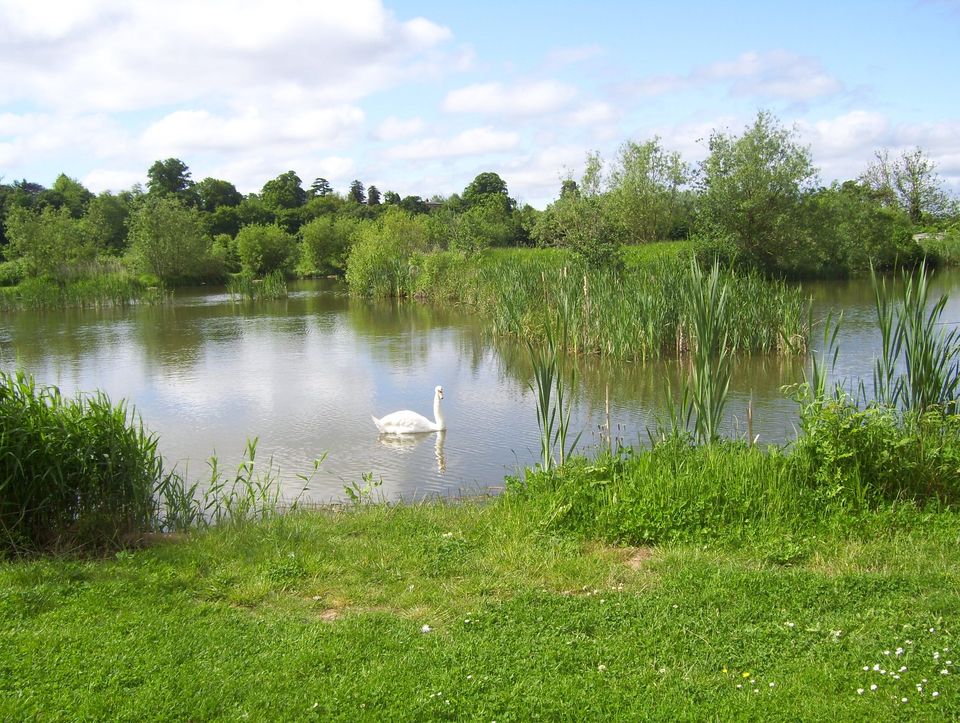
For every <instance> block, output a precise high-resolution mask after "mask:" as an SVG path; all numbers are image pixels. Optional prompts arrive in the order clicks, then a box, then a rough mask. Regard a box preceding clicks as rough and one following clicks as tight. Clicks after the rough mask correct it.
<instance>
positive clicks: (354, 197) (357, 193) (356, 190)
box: [347, 180, 367, 203]
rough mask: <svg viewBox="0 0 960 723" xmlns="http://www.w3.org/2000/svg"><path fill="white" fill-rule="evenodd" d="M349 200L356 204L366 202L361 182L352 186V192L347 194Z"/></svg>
mask: <svg viewBox="0 0 960 723" xmlns="http://www.w3.org/2000/svg"><path fill="white" fill-rule="evenodd" d="M347 198H348V199H349V200H351V201H354V202H355V203H365V202H366V200H367V199H366V196H365V194H364V188H363V184H362V183H361V182H360V181H356V180H355V181H353V182H352V183H351V184H350V192H349V193H348V194H347Z"/></svg>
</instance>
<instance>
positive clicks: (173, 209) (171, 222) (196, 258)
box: [130, 195, 210, 283]
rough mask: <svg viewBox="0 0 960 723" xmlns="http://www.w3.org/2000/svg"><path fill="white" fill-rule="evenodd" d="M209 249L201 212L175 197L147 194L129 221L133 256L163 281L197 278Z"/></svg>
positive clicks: (144, 267) (146, 269)
mask: <svg viewBox="0 0 960 723" xmlns="http://www.w3.org/2000/svg"><path fill="white" fill-rule="evenodd" d="M209 248H210V238H209V237H208V236H207V234H206V232H205V229H204V226H203V220H202V219H201V217H200V212H199V211H198V210H197V209H195V208H191V207H189V206H186V205H185V204H184V203H183V201H181V200H180V199H179V198H177V197H176V196H173V195H167V196H161V197H157V196H154V197H152V198H151V197H149V196H148V197H147V198H146V199H144V201H143V203H142V204H141V205H140V208H139V209H138V210H137V212H136V213H135V214H134V215H133V217H132V218H131V220H130V249H131V252H132V254H133V257H134V259H135V260H136V261H137V262H138V263H139V265H140V267H141V268H142V269H143V270H145V271H148V272H150V273H152V274H154V275H156V276H157V277H158V278H159V279H160V280H161V281H162V282H163V283H173V282H177V281H181V280H184V279H190V278H195V277H196V276H197V275H198V274H199V272H200V270H201V264H202V263H203V260H204V257H205V256H206V254H207V251H208V250H209Z"/></svg>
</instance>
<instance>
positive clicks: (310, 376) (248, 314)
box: [0, 274, 960, 501]
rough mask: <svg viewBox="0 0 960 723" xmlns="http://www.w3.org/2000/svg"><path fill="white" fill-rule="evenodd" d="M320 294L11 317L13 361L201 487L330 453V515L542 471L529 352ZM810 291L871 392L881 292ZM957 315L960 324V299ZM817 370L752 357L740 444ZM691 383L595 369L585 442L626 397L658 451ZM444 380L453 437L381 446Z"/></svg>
mask: <svg viewBox="0 0 960 723" xmlns="http://www.w3.org/2000/svg"><path fill="white" fill-rule="evenodd" d="M957 285H960V275H957V274H953V275H949V276H945V277H944V278H942V279H941V280H940V282H939V290H940V292H942V291H952V290H953V287H954V286H957ZM315 288H316V287H315V286H311V285H308V284H304V285H301V286H300V287H298V289H297V290H295V291H294V293H293V294H292V295H291V297H290V298H289V299H288V300H286V301H284V302H270V303H265V304H260V305H255V306H254V305H243V304H238V305H234V304H232V303H231V302H230V299H229V296H227V295H225V294H222V293H216V294H213V295H204V294H202V293H199V292H198V293H192V294H191V293H187V294H182V295H180V296H178V298H177V300H176V302H175V303H174V304H173V305H172V306H167V307H153V308H134V309H107V310H90V311H75V310H71V311H67V312H63V313H59V314H57V313H50V312H46V313H22V314H15V315H7V316H4V317H2V318H0V364H2V365H3V367H4V368H6V369H12V368H14V367H17V366H19V367H21V368H24V369H26V370H27V371H28V372H30V373H32V374H33V375H34V376H35V377H36V378H37V380H38V381H39V382H41V383H47V384H56V385H58V386H60V387H61V389H62V390H63V391H64V392H65V393H67V394H73V393H75V392H77V391H85V392H89V391H93V390H96V389H103V390H105V391H106V392H107V393H108V394H109V395H110V397H111V398H112V399H114V400H119V399H123V398H125V399H128V400H129V402H130V404H132V405H134V406H135V407H136V408H137V410H138V411H139V412H140V414H141V415H142V417H143V420H144V422H145V424H146V426H147V428H148V429H150V430H152V431H154V432H156V433H157V434H159V436H160V445H159V446H160V449H161V451H162V452H163V453H164V455H165V457H166V458H167V459H168V461H169V462H170V463H172V462H174V461H175V462H176V463H177V464H178V466H179V467H180V469H181V470H182V469H184V468H186V469H188V472H189V475H190V476H191V477H200V476H203V475H204V474H205V473H206V461H207V459H208V458H209V456H210V455H211V454H213V453H216V454H217V455H218V456H219V458H220V460H221V468H222V469H233V468H235V466H236V464H237V463H238V462H239V460H240V456H241V454H242V452H243V450H244V447H245V440H246V439H247V438H248V437H258V438H259V440H260V442H259V447H258V460H259V461H260V462H261V463H263V464H266V463H267V461H268V460H269V459H271V458H272V459H273V462H274V464H275V465H278V466H279V467H280V468H281V471H282V472H283V474H284V477H285V479H287V480H288V484H289V486H290V489H291V490H293V489H298V488H299V486H302V483H301V482H299V481H298V480H297V479H296V475H297V474H309V472H310V471H311V470H312V461H313V459H315V458H317V457H319V456H320V455H322V454H323V453H324V452H326V453H328V456H327V458H326V460H325V461H324V463H323V464H322V466H321V467H320V471H319V473H318V474H317V475H316V476H315V477H314V478H313V479H312V480H311V482H310V485H309V488H308V494H309V495H310V497H311V498H312V499H315V500H318V501H324V500H329V499H331V498H333V497H337V496H340V495H341V493H342V488H343V486H344V485H345V484H348V483H350V482H360V481H361V477H362V476H363V475H364V474H367V473H372V474H373V478H374V479H379V478H382V479H383V486H382V487H381V491H382V492H383V493H384V494H386V495H387V496H389V497H391V498H396V497H401V496H402V497H404V498H407V499H410V498H413V497H416V496H421V495H424V494H432V493H444V494H445V493H456V492H457V491H459V490H464V491H466V492H468V493H469V492H476V491H478V490H482V489H485V488H489V487H493V488H499V487H501V486H502V484H503V477H504V475H505V474H510V473H512V472H514V471H515V470H516V469H517V468H519V467H522V466H526V465H531V464H534V463H535V462H536V461H537V459H538V457H539V433H538V430H537V426H536V418H535V407H534V404H535V403H534V399H533V394H532V392H531V391H530V390H529V389H528V388H527V384H528V381H529V378H530V370H529V362H528V360H527V358H526V352H525V350H524V349H523V348H521V347H518V346H514V345H505V344H500V345H498V346H497V347H496V348H494V347H493V346H491V345H489V344H488V343H484V342H482V341H481V338H482V337H481V334H480V332H479V329H478V326H477V325H476V324H475V321H474V320H473V319H472V318H471V317H470V316H468V315H465V314H463V313H462V312H457V311H455V310H444V309H430V308H427V307H423V306H421V305H418V304H401V305H396V304H369V303H366V302H362V301H358V300H355V299H347V298H346V297H344V296H342V295H338V294H335V293H331V292H325V293H319V294H318V293H314V289H315ZM809 289H810V291H811V293H813V295H814V297H815V298H816V300H817V301H816V306H815V313H816V315H817V316H823V315H824V314H825V313H826V309H827V308H830V307H834V308H840V307H842V308H844V310H845V313H844V319H843V327H842V335H841V349H842V350H841V356H840V361H839V364H838V368H837V376H838V377H840V378H861V377H862V378H864V380H865V381H867V382H868V383H869V379H870V374H871V369H872V365H873V357H874V354H875V352H876V349H877V348H878V339H877V334H876V331H875V324H874V317H873V307H872V298H871V296H870V293H869V288H868V286H866V285H864V284H863V283H862V282H841V283H833V284H814V285H810V286H809ZM952 295H953V296H954V297H957V294H952ZM944 319H945V320H948V321H956V320H958V319H960V297H958V298H957V300H956V301H952V302H951V303H950V304H949V305H948V307H947V311H946V312H945V314H944ZM815 341H819V340H816V339H815ZM815 346H818V345H817V344H815ZM803 366H804V365H803V364H802V362H801V361H799V360H791V359H776V358H752V359H741V360H738V365H737V371H736V374H735V377H734V380H733V382H732V384H731V389H730V398H729V406H728V424H727V431H728V432H729V433H737V432H739V433H740V434H741V435H744V434H745V433H746V408H747V404H748V402H749V400H750V399H751V398H752V399H753V404H754V432H755V433H759V434H760V435H761V439H762V440H765V441H768V442H782V441H784V440H786V439H789V438H790V437H792V435H793V433H794V430H793V427H794V424H795V419H796V418H795V413H796V406H795V404H794V403H793V402H791V401H789V400H787V399H785V398H784V397H783V395H782V394H781V392H780V387H781V385H782V384H785V383H790V382H795V381H799V379H800V374H801V371H802V368H803ZM679 370H680V368H679V366H678V364H677V363H676V362H667V363H661V364H650V365H647V366H645V367H644V366H640V365H610V364H604V363H600V362H598V361H596V360H586V361H585V362H583V363H582V364H581V365H580V374H579V377H580V384H579V387H578V390H577V393H576V395H575V399H576V409H575V414H574V419H573V422H572V424H571V429H573V430H575V431H579V430H580V429H583V430H584V432H583V437H582V444H584V445H587V446H593V445H596V444H598V443H599V435H598V428H599V426H600V425H601V424H603V423H604V420H605V387H606V386H607V385H609V389H610V405H611V415H610V416H611V420H612V422H613V425H614V434H615V436H617V437H619V438H620V439H622V440H623V441H624V442H625V443H627V444H634V443H637V442H640V443H646V441H647V432H646V430H647V428H648V427H652V426H653V425H655V424H656V422H657V419H660V420H662V421H664V422H666V421H667V415H666V412H665V406H664V400H665V397H666V390H667V388H668V384H669V385H670V387H671V388H672V389H673V390H674V393H675V394H676V392H677V390H678V388H679V384H678V379H679V373H680V371H679ZM437 384H442V385H443V386H444V391H445V398H444V402H443V404H444V414H445V416H446V418H447V424H448V427H449V429H448V431H447V432H446V434H445V435H444V436H443V439H441V440H438V439H437V435H425V436H424V437H423V438H415V439H411V440H402V441H401V440H390V439H384V438H380V437H378V435H377V432H376V429H375V428H374V426H373V423H372V421H371V420H370V415H371V414H376V415H377V416H382V415H384V414H387V413H389V412H392V411H395V410H397V409H412V410H414V411H417V412H420V413H421V414H424V415H425V416H427V417H430V416H432V400H433V388H434V386H435V385H437ZM574 434H575V432H574ZM438 443H439V444H438Z"/></svg>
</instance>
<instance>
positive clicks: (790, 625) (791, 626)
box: [787, 622, 797, 628]
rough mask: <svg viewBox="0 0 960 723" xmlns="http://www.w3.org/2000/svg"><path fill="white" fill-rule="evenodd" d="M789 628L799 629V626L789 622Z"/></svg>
mask: <svg viewBox="0 0 960 723" xmlns="http://www.w3.org/2000/svg"><path fill="white" fill-rule="evenodd" d="M787 627H788V628H795V627H797V624H796V623H789V622H788V623H787Z"/></svg>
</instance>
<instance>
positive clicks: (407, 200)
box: [398, 196, 430, 215]
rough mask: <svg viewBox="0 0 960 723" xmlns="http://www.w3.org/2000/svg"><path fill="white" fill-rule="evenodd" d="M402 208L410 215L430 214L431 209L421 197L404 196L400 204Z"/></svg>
mask: <svg viewBox="0 0 960 723" xmlns="http://www.w3.org/2000/svg"><path fill="white" fill-rule="evenodd" d="M398 205H399V206H400V208H402V209H403V210H404V211H406V212H407V213H410V214H414V215H416V214H420V213H429V212H430V207H429V206H428V205H427V202H426V201H424V200H423V199H422V198H420V196H404V197H403V200H401V201H400V203H399V204H398Z"/></svg>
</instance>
